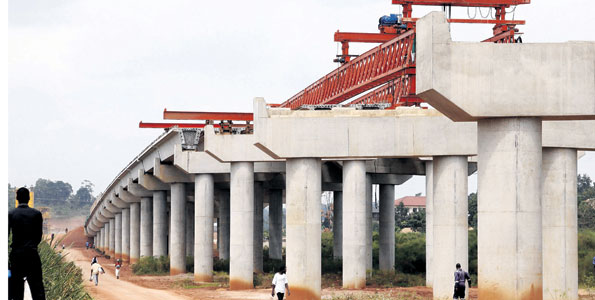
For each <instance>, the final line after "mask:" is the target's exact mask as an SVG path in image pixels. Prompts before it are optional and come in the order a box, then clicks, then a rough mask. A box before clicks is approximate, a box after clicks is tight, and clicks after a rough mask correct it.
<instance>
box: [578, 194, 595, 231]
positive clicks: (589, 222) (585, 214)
mask: <svg viewBox="0 0 595 300" xmlns="http://www.w3.org/2000/svg"><path fill="white" fill-rule="evenodd" d="M578 228H580V229H585V228H589V229H595V198H593V199H590V200H585V201H583V202H581V204H579V206H578Z"/></svg>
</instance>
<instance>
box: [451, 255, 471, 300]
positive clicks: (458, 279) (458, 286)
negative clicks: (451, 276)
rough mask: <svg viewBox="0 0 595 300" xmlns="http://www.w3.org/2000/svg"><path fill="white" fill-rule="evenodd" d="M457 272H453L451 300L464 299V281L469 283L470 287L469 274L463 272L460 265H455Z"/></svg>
mask: <svg viewBox="0 0 595 300" xmlns="http://www.w3.org/2000/svg"><path fill="white" fill-rule="evenodd" d="M456 267H457V270H456V271H455V293H454V295H453V296H452V298H453V299H465V281H469V287H471V277H470V276H469V273H467V272H465V271H463V269H462V268H461V264H459V263H457V265H456Z"/></svg>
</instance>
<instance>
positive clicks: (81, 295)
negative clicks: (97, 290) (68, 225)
mask: <svg viewBox="0 0 595 300" xmlns="http://www.w3.org/2000/svg"><path fill="white" fill-rule="evenodd" d="M11 241H12V235H11V236H9V238H8V244H9V245H10V243H11ZM61 242H62V240H57V241H54V242H53V243H52V244H50V243H49V242H48V241H47V240H43V241H41V243H39V245H38V247H37V249H38V253H39V258H40V259H41V269H42V272H43V286H44V288H45V297H46V299H52V300H87V299H90V300H92V299H93V298H91V296H89V294H88V293H87V292H86V291H85V289H84V287H83V277H82V271H81V269H79V268H78V267H77V266H76V265H75V264H74V263H73V262H67V261H66V260H65V255H64V253H63V252H62V250H61V249H58V245H61ZM8 251H9V253H10V248H9V250H8Z"/></svg>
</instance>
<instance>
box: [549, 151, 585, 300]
mask: <svg viewBox="0 0 595 300" xmlns="http://www.w3.org/2000/svg"><path fill="white" fill-rule="evenodd" d="M576 163H577V154H576V149H562V148H543V170H542V171H543V173H542V177H543V181H542V191H543V194H542V197H543V198H542V202H541V203H542V209H543V216H542V222H543V224H542V228H543V299H544V300H554V299H569V300H576V299H578V252H577V251H578V240H577V183H576V180H577V179H576V175H577V166H576Z"/></svg>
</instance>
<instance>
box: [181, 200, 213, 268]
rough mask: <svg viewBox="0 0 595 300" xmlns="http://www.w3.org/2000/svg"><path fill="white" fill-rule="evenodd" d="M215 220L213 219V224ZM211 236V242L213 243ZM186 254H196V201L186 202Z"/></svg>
mask: <svg viewBox="0 0 595 300" xmlns="http://www.w3.org/2000/svg"><path fill="white" fill-rule="evenodd" d="M212 223H213V220H211V224H212ZM212 240H213V239H212V237H211V244H212V243H213V241H212ZM186 256H194V203H193V202H186Z"/></svg>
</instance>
